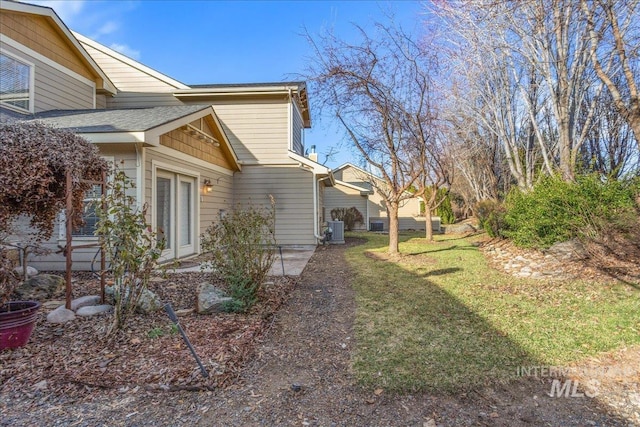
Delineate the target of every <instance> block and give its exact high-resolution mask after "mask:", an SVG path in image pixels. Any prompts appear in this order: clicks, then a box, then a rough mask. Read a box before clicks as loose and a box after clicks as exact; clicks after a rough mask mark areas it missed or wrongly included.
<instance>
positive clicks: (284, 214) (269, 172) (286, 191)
mask: <svg viewBox="0 0 640 427" xmlns="http://www.w3.org/2000/svg"><path fill="white" fill-rule="evenodd" d="M234 184H235V185H234V188H235V190H234V196H235V197H234V203H236V204H239V205H241V206H247V205H252V206H263V207H267V206H269V203H270V199H269V195H272V196H273V197H274V198H275V203H276V240H277V243H278V244H279V245H315V244H316V243H317V242H316V239H315V237H314V235H313V218H314V214H313V187H312V185H313V175H312V174H311V173H310V172H308V171H305V170H302V169H300V168H298V167H297V166H296V165H273V166H245V167H243V169H242V173H238V174H235V175H234ZM319 211H321V209H319Z"/></svg>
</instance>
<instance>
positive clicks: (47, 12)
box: [0, 0, 118, 94]
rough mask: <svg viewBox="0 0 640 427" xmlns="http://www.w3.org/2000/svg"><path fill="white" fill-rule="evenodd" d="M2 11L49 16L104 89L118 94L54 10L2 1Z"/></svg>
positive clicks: (0, 2)
mask: <svg viewBox="0 0 640 427" xmlns="http://www.w3.org/2000/svg"><path fill="white" fill-rule="evenodd" d="M0 9H5V10H11V11H14V12H22V13H29V14H32V15H40V16H47V17H49V18H51V19H53V21H54V22H55V23H56V25H57V26H58V27H59V28H60V29H61V30H62V32H63V33H64V34H65V36H67V38H68V39H69V41H70V42H71V43H72V44H73V45H74V46H75V48H76V49H78V52H80V54H81V55H82V56H83V58H84V59H86V60H87V62H88V63H89V64H90V65H91V67H92V68H93V70H94V71H95V72H96V73H97V74H98V75H99V76H100V78H101V79H102V81H103V82H104V88H105V89H106V90H108V91H109V92H111V93H113V94H116V93H118V90H117V89H116V87H115V86H114V85H113V83H111V80H109V78H108V77H107V76H106V74H104V72H103V71H102V69H101V68H100V67H99V66H98V64H96V62H95V61H94V60H93V58H92V57H91V56H90V55H89V54H88V53H87V51H86V50H85V49H84V48H83V47H82V46H81V45H80V42H78V39H76V38H75V37H74V35H73V34H72V33H71V30H69V28H68V27H67V25H66V24H65V23H64V22H62V20H61V19H60V18H59V17H58V15H57V14H56V12H55V11H54V10H53V9H52V8H50V7H46V6H37V5H33V4H27V3H20V2H8V1H3V0H0Z"/></svg>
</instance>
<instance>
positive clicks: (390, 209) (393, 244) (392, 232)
mask: <svg viewBox="0 0 640 427" xmlns="http://www.w3.org/2000/svg"><path fill="white" fill-rule="evenodd" d="M399 205H400V204H399V203H398V202H396V201H393V202H388V203H387V213H388V214H389V253H390V254H397V253H398V252H400V250H399V249H398V209H399Z"/></svg>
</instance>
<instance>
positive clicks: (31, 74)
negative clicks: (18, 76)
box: [0, 48, 36, 113]
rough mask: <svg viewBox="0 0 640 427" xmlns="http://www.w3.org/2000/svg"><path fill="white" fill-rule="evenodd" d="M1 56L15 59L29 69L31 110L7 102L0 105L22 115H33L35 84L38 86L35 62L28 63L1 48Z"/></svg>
mask: <svg viewBox="0 0 640 427" xmlns="http://www.w3.org/2000/svg"><path fill="white" fill-rule="evenodd" d="M0 54H2V55H6V56H9V57H11V58H13V59H14V60H16V61H18V62H20V63H22V64H24V65H26V66H28V67H29V108H28V109H25V108H20V107H18V106H16V105H11V104H7V103H5V102H0V105H2V106H3V107H4V108H8V109H10V110H14V111H18V112H21V113H33V112H34V101H35V91H36V88H35V84H36V77H35V76H36V72H35V70H36V66H35V64H34V63H33V62H31V61H28V60H26V59H24V58H23V57H21V56H18V55H16V54H14V53H12V52H9V51H8V50H6V49H2V48H0Z"/></svg>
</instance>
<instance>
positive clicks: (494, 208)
mask: <svg viewBox="0 0 640 427" xmlns="http://www.w3.org/2000/svg"><path fill="white" fill-rule="evenodd" d="M475 213H476V217H477V218H478V224H479V226H480V228H482V229H484V230H485V231H486V232H487V234H488V235H489V236H491V237H503V236H504V228H505V213H506V210H505V207H504V205H503V204H502V203H500V202H498V201H496V200H491V199H487V200H481V201H479V202H478V203H476V206H475Z"/></svg>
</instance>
